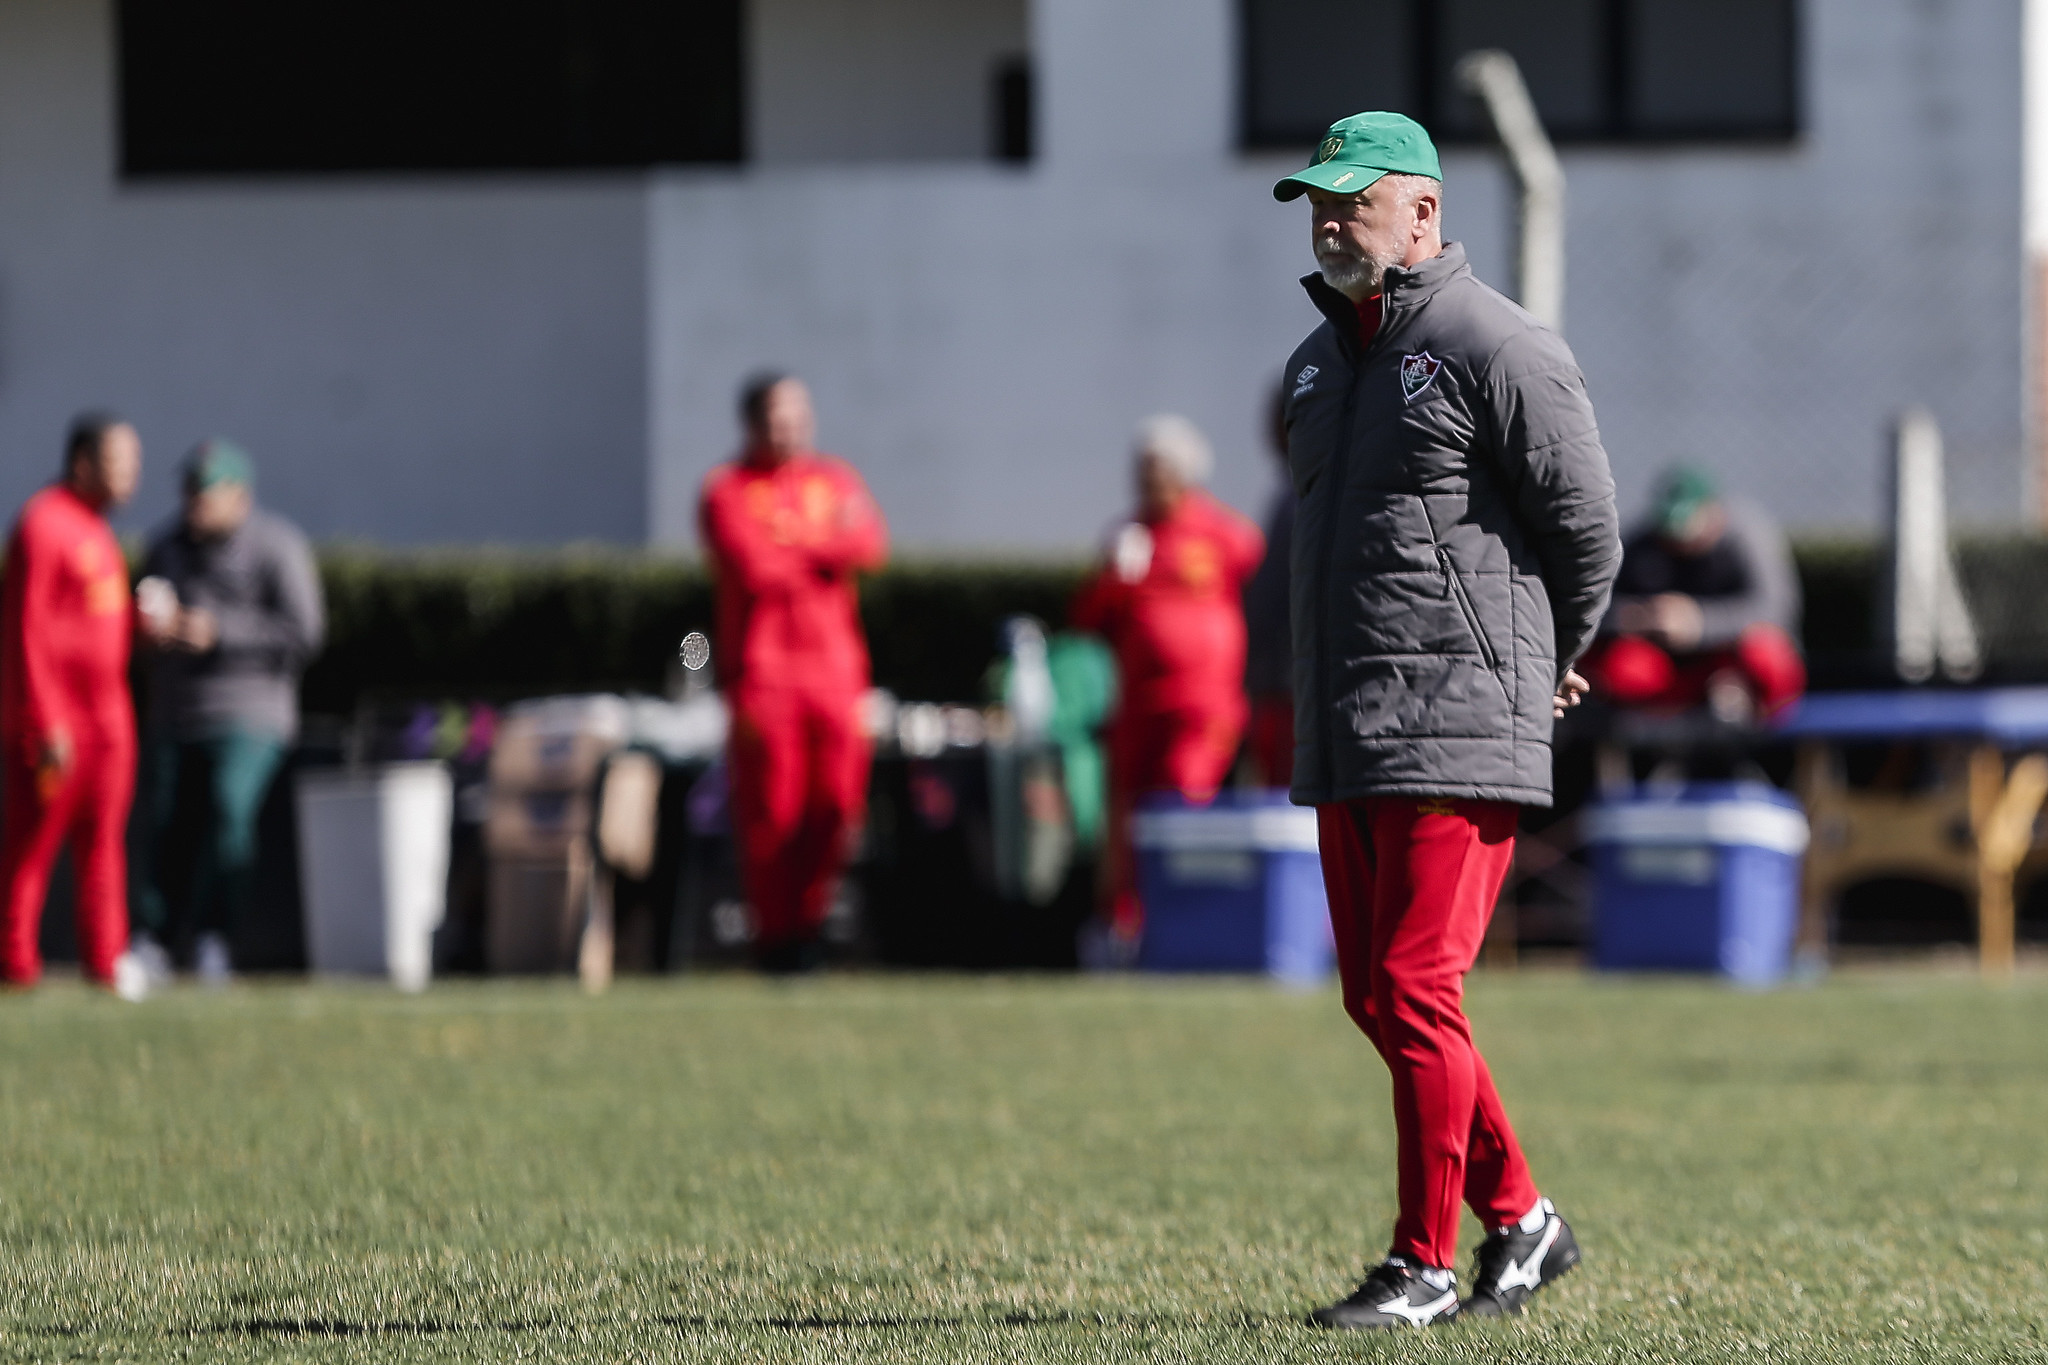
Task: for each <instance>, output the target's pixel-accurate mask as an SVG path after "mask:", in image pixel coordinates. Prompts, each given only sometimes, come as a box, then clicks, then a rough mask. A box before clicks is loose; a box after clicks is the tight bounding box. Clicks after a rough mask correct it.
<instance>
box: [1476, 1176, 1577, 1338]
mask: <svg viewBox="0 0 2048 1365" xmlns="http://www.w3.org/2000/svg"><path fill="white" fill-rule="evenodd" d="M1541 1207H1542V1210H1543V1224H1542V1226H1541V1227H1539V1228H1537V1229H1536V1231H1534V1232H1524V1231H1522V1230H1521V1228H1519V1227H1509V1228H1502V1229H1500V1230H1499V1231H1496V1232H1493V1233H1490V1234H1488V1236H1487V1238H1486V1240H1485V1241H1483V1242H1481V1243H1480V1244H1479V1254H1478V1256H1477V1257H1476V1258H1475V1259H1476V1260H1477V1267H1476V1269H1475V1270H1474V1271H1473V1275H1472V1297H1471V1298H1469V1299H1467V1300H1465V1302H1464V1303H1463V1304H1461V1305H1460V1308H1461V1309H1462V1311H1464V1312H1466V1313H1469V1314H1470V1315H1471V1316H1473V1317H1475V1318H1497V1317H1503V1316H1506V1315H1509V1314H1513V1313H1519V1312H1521V1311H1522V1307H1523V1305H1524V1304H1526V1303H1528V1302H1529V1296H1530V1295H1531V1294H1534V1293H1535V1292H1536V1291H1537V1290H1539V1289H1541V1288H1542V1287H1543V1286H1544V1285H1546V1284H1549V1283H1550V1282H1551V1281H1552V1280H1554V1279H1556V1278H1557V1277H1558V1276H1560V1275H1562V1274H1564V1273H1565V1272H1566V1271H1567V1270H1570V1269H1571V1268H1572V1267H1573V1266H1575V1265H1577V1264H1578V1263H1579V1244H1578V1241H1577V1239H1575V1238H1574V1237H1573V1236H1572V1229H1571V1225H1570V1224H1569V1223H1566V1222H1565V1221H1564V1219H1562V1218H1560V1217H1558V1216H1557V1210H1556V1209H1554V1208H1552V1207H1551V1206H1550V1201H1549V1200H1548V1199H1546V1200H1544V1201H1543V1203H1542V1205H1541Z"/></svg>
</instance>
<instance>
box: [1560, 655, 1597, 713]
mask: <svg viewBox="0 0 2048 1365" xmlns="http://www.w3.org/2000/svg"><path fill="white" fill-rule="evenodd" d="M1592 690H1593V684H1591V683H1589V682H1587V681H1586V680H1585V679H1584V678H1582V677H1580V676H1579V670H1577V669H1576V668H1567V669H1566V670H1565V671H1564V681H1563V682H1561V683H1559V684H1558V685H1557V695H1556V696H1554V697H1552V698H1551V699H1550V714H1551V717H1552V718H1553V719H1555V718H1557V717H1560V716H1562V715H1564V713H1565V712H1567V711H1569V710H1571V709H1572V708H1573V707H1574V706H1577V705H1578V704H1579V703H1580V702H1582V701H1584V700H1585V699H1586V694H1587V693H1588V692H1590V691H1592Z"/></svg>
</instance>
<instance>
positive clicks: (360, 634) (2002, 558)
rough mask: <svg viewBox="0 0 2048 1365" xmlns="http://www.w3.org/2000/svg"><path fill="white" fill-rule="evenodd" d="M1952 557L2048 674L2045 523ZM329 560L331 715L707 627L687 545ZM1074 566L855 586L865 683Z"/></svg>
mask: <svg viewBox="0 0 2048 1365" xmlns="http://www.w3.org/2000/svg"><path fill="white" fill-rule="evenodd" d="M1796 552H1797V558H1798V564H1799V574H1800V579H1801V581H1802V583H1803V584H1804V586H1805V591H1806V629H1805V637H1806V645H1807V649H1808V652H1809V655H1810V657H1811V660H1812V663H1813V667H1814V675H1815V682H1816V683H1817V684H1819V685H1823V686H1827V685H1835V686H1841V685H1849V684H1856V683H1881V682H1882V681H1883V680H1884V676H1885V669H1884V661H1883V656H1882V653H1881V651H1880V650H1879V649H1878V648H1877V632H1876V629H1875V620H1876V613H1875V606H1876V601H1877V596H1878V590H1879V579H1880V572H1881V567H1882V553H1881V548H1880V546H1879V545H1878V544H1877V543H1876V542H1875V541H1873V540H1868V539H1861V540H1859V539H1849V538H1837V539H1807V540H1803V541H1801V542H1800V543H1799V544H1798V545H1797V547H1796ZM1957 557H1958V561H1959V563H1960V566H1961V570H1962V576H1963V582H1964V590H1965V592H1966V593H1967V594H1968V595H1969V599H1970V603H1971V605H1972V607H1973V608H1974V609H1975V611H1976V614H1977V619H1978V622H1979V625H1980V627H1981V628H1982V630H1983V632H1984V636H1985V643H1986V645H1987V648H1988V651H1989V654H1990V658H1991V676H1993V677H1995V678H1999V679H2003V680H2029V681H2032V680H2044V679H2048V537H2039V536H2022V535H2003V536H1977V537H1967V538H1965V539H1964V540H1963V541H1962V543H1961V545H1960V546H1959V549H1958V556H1957ZM322 571H323V574H324V577H325V580H326V584H327V600H328V610H329V614H330V617H331V628H330V639H329V645H328V649H327V651H326V653H325V654H323V655H322V656H321V657H320V659H319V660H318V661H317V662H316V663H315V664H314V665H313V668H312V670H311V672H310V673H308V675H307V678H306V705H307V709H308V710H311V711H316V712H324V713H326V714H330V715H333V714H345V713H347V712H349V711H352V710H353V709H355V707H356V706H357V705H358V704H359V703H361V702H373V703H374V702H380V701H399V700H412V699H425V698H477V699H494V700H504V699H509V698H513V697H520V696H535V695H540V694H544V693H551V692H577V691H591V690H622V691H640V692H654V691H659V690H661V688H662V686H663V685H664V682H665V681H666V676H667V672H668V669H669V662H670V660H671V659H672V658H673V657H674V653H675V648H676V642H677V641H678V640H680V639H681V638H682V636H683V634H684V633H685V632H686V631H690V630H709V629H710V627H711V616H712V605H711V600H712V599H711V584H710V581H709V579H708V578H707V577H706V575H705V574H704V572H703V570H702V568H701V567H700V566H698V565H697V564H695V563H694V562H692V561H688V560H683V559H675V558H664V557H659V556H651V555H638V554H630V553H593V552H580V551H571V552H562V553H557V554H545V555H540V554H536V555H516V554H508V553H492V552H481V551H480V552H468V553H448V554H416V555H415V554H404V555H401V554H384V553H376V552H371V551H366V550H360V549H335V550H329V551H327V552H325V553H324V554H323V556H322ZM1085 571H1086V570H1085V566H1084V565H1081V564H1078V563H990V562H956V563H936V562H916V561H910V562H905V563H901V564H898V565H894V566H892V567H890V568H889V569H888V570H886V571H884V572H883V573H881V574H878V575H876V576H875V577H873V578H871V579H869V580H868V581H867V582H866V583H865V584H863V586H862V590H861V606H862V613H863V617H864V619H865V621H866V624H867V630H868V638H869V643H870V647H871V649H872V651H873V654H874V660H875V680H876V681H877V682H878V683H880V684H881V685H883V686H885V687H888V688H890V689H891V690H893V691H895V692H896V693H897V694H898V695H899V696H903V697H907V698H920V699H931V700H970V699H973V698H975V697H977V696H978V695H979V693H980V686H981V677H982V673H983V670H984V669H986V668H987V666H988V663H989V661H990V659H991V658H992V657H993V656H994V653H995V647H996V630H997V627H998V625H999V624H1000V622H1001V621H1002V619H1003V618H1004V617H1005V616H1009V615H1011V614H1013V613H1016V612H1029V613H1032V614H1033V615H1036V616H1039V617H1041V618H1043V619H1044V620H1046V621H1049V622H1051V623H1053V624H1055V625H1057V624H1059V623H1060V622H1061V621H1062V620H1063V619H1064V617H1065V614H1066V606H1067V603H1068V601H1069V600H1070V599H1071V598H1072V596H1073V593H1074V590H1075V588H1076V587H1077V586H1078V585H1079V583H1080V581H1081V577H1082V575H1083V573H1084V572H1085Z"/></svg>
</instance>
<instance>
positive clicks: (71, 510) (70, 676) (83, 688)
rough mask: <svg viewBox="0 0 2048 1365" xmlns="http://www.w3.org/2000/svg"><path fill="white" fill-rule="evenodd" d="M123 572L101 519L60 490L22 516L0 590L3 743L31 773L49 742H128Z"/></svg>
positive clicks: (128, 613) (127, 610)
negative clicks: (26, 765)
mask: <svg viewBox="0 0 2048 1365" xmlns="http://www.w3.org/2000/svg"><path fill="white" fill-rule="evenodd" d="M133 637H134V608H133V604H132V602H131V599H130V596H129V592H128V565H127V562H126V561H125V560H124V559H123V558H122V555H121V547H120V545H119V544H118V543H117V542H116V541H115V540H114V533H113V532H112V531H111V530H110V529H108V526H107V523H106V519H105V518H104V517H102V516H101V515H100V514H99V513H98V512H97V511H95V510H94V509H93V508H92V507H91V506H90V505H88V504H87V503H86V502H85V501H84V500H83V499H82V498H80V497H79V496H78V495H77V494H76V493H73V492H72V491H71V490H70V489H68V488H66V487H64V486H63V485H61V484H57V485H53V486H51V487H49V488H45V489H44V490H43V491H42V492H40V493H38V494H36V495H35V496H34V497H32V498H30V499H29V500H28V503H27V505H26V506H24V507H23V508H22V510H21V519H20V521H19V522H17V523H16V525H15V528H14V536H13V538H12V539H11V540H9V542H8V545H7V570H6V581H5V585H4V587H0V743H4V745H5V748H6V751H7V759H8V760H9V761H11V762H15V763H27V764H29V765H31V766H33V765H34V764H35V763H36V762H37V761H38V759H39V757H40V755H41V752H42V748H43V746H44V744H45V743H47V742H48V741H49V740H51V739H52V738H55V737H57V736H60V735H61V736H64V737H65V738H68V739H69V740H70V741H71V743H72V744H73V745H74V746H75V747H76V748H77V749H80V750H83V749H86V748H89V747H91V746H93V745H96V744H104V743H108V742H112V743H113V744H114V745H115V746H116V747H121V746H125V745H127V744H129V743H131V742H132V741H133V737H134V730H135V711H134V707H133V705H132V703H131V702H130V700H129V696H128V651H129V646H130V642H131V641H132V639H133Z"/></svg>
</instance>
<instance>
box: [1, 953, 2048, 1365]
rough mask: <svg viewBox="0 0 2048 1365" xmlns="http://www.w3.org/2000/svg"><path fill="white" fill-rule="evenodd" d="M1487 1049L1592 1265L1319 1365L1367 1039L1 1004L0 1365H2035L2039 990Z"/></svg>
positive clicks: (1119, 996)
mask: <svg viewBox="0 0 2048 1365" xmlns="http://www.w3.org/2000/svg"><path fill="white" fill-rule="evenodd" d="M1471 1007H1472V1013H1473V1016H1474V1018H1475V1020H1476V1022H1477V1027H1478V1030H1479V1034H1480V1039H1481V1042H1482V1045H1483V1046H1484V1047H1485V1048H1486V1049H1487V1051H1488V1053H1489V1054H1490V1056H1491V1059H1492V1061H1493V1064H1494V1069H1495V1072H1496V1075H1497V1076H1498V1078H1499V1080H1500V1083H1501V1087H1502V1089H1503V1091H1504V1092H1505V1093H1506V1095H1507V1099H1508V1102H1509V1105H1510V1107H1511V1109H1512V1111H1513V1112H1514V1114H1515V1115H1516V1117H1517V1120H1518V1122H1519V1124H1520V1126H1521V1129H1522V1132H1523V1135H1524V1139H1525V1143H1526V1145H1527V1147H1528V1148H1529V1150H1530V1155H1531V1158H1532V1160H1533V1161H1534V1163H1535V1165H1536V1168H1537V1174H1538V1176H1539V1178H1540V1179H1541V1181H1542V1183H1543V1185H1544V1188H1545V1189H1546V1191H1547V1192H1549V1193H1551V1194H1552V1195H1553V1196H1554V1197H1555V1198H1556V1199H1557V1200H1558V1202H1559V1203H1560V1204H1561V1205H1562V1207H1563V1208H1564V1210H1565V1212H1566V1213H1567V1214H1568V1215H1569V1216H1570V1217H1571V1218H1572V1220H1573V1222H1574V1224H1575V1226H1576V1228H1577V1229H1578V1232H1579V1236H1580V1239H1581V1241H1582V1242H1583V1243H1584V1245H1585V1248H1586V1264H1585V1266H1584V1267H1583V1269H1582V1270H1581V1271H1580V1272H1579V1273H1577V1274H1575V1275H1574V1276H1573V1277H1572V1278H1571V1279H1569V1280H1567V1281H1565V1282H1564V1284H1562V1285H1561V1286H1560V1287H1559V1288H1557V1289H1556V1290H1554V1291H1549V1292H1547V1293H1546V1294H1545V1295H1544V1296H1543V1297H1542V1298H1541V1299H1539V1300H1538V1304H1537V1306H1536V1307H1535V1308H1534V1309H1533V1310H1532V1312H1531V1313H1530V1314H1529V1316H1528V1317H1526V1318H1524V1319H1522V1320H1520V1321H1516V1322H1511V1323H1506V1324H1483V1325H1482V1324H1471V1325H1464V1326H1458V1327H1454V1328H1450V1329H1446V1330H1442V1331H1436V1332H1432V1333H1429V1334H1426V1335H1425V1334H1414V1333H1411V1334H1405V1335H1403V1336H1400V1337H1397V1338H1375V1339H1360V1338H1358V1337H1351V1336H1346V1337H1332V1336H1327V1335H1319V1334H1316V1333H1313V1332H1311V1331H1310V1330H1309V1329H1307V1328H1304V1327H1302V1326H1299V1325H1298V1322H1299V1318H1300V1315H1301V1313H1302V1312H1303V1311H1304V1310H1306V1309H1308V1308H1310V1307H1312V1306H1314V1305H1316V1304H1318V1303H1321V1302H1323V1301H1325V1300H1327V1299H1329V1298H1331V1297H1332V1296H1334V1295H1336V1294H1339V1293H1341V1292H1343V1291H1346V1290H1348V1289H1349V1287H1350V1285H1351V1283H1352V1282H1353V1280H1354V1279H1355V1278H1356V1276H1357V1273H1358V1271H1359V1270H1360V1268H1361V1264H1362V1262H1363V1261H1364V1259H1365V1258H1366V1257H1367V1256H1368V1255H1370V1254H1371V1253H1373V1252H1375V1251H1376V1250H1380V1249H1383V1248H1384V1245H1385V1239H1386V1235H1387V1231H1388V1227H1389V1224H1390V1220H1391V1217H1392V1179H1391V1162H1392V1125H1391V1122H1390V1120H1389V1118H1388V1116H1387V1112H1386V1082H1385V1079H1384V1074H1383V1072H1382V1071H1381V1069H1380V1067H1379V1064H1378V1062H1377V1060H1376V1059H1375V1058H1373V1057H1372V1056H1371V1055H1370V1054H1369V1053H1368V1051H1367V1050H1366V1047H1365V1044H1364V1043H1363V1041H1362V1040H1360V1039H1358V1038H1357V1037H1356V1035H1354V1034H1352V1033H1351V1032H1350V1031H1349V1025H1348V1024H1347V1023H1346V1021H1345V1020H1344V1018H1343V1017H1342V1015H1341V1013H1340V1011H1339V1009H1338V1007H1337V1002H1336V998H1335V996H1334V994H1333V993H1318V994H1313V995H1290V994H1285V993H1281V992H1278V991H1275V990H1273V989H1270V988H1268V987H1266V986H1264V985H1262V984H1260V983H1255V982H1243V981H1131V980H961V979H951V978H912V977H844V978H834V979H824V980H818V981H810V982H803V983H799V984H797V985H794V986H776V985H772V984H767V983H762V982H756V981H752V980H743V979H723V978H695V979H686V980H679V981H671V982H661V983H647V984H638V983H635V984H627V985H623V986H621V987H620V988H619V989H617V990H615V991H614V992H613V993H612V994H610V995H609V996H607V997H604V998H602V999H596V1000H591V999H585V998H583V997H581V996H579V995H577V994H576V993H575V992H574V990H573V989H572V988H570V987H568V986H566V985H553V984H548V985H541V984H491V985H460V984H458V985H448V986H439V987H436V988H435V990H434V991H433V992H431V993H430V994H427V995H425V996H421V997H417V998H402V997H399V996H395V995H392V994H389V993H387V992H384V991H380V990H374V989H367V988H366V989H362V990H349V989H339V988H323V987H302V986H254V987H247V988H242V989H237V990H234V991H230V992H227V993H223V994H218V995H203V994H199V993H194V992H180V993H177V994H174V995H172V996H170V997H168V998H165V999H161V1000H158V1001H154V1002H151V1003H150V1004H148V1005H146V1006H144V1007H141V1008H131V1007H125V1006H121V1005H119V1004H116V1003H114V1002H112V1001H109V1000H105V999H101V998H97V997H93V996H88V995H87V994H86V993H85V992H84V991H82V990H80V989H79V988H77V987H66V986H61V985H60V986H56V987H51V988H48V989H46V990H44V991H43V992H41V993H39V994H37V995H33V996H25V997H9V998H0V1360H10V1361H11V1360H22V1361H28V1360H37V1361H40V1360H73V1359H90V1360H117V1359H121V1360H184V1359H191V1360H244V1359H265V1360H271V1359H291V1360H301V1359H303V1360H379V1361H390V1360H442V1359H452V1360H478V1361H486V1360H488V1361H506V1360H515V1359H529V1360H579V1361H580V1360H589V1361H625V1360H643V1359H644V1360H721V1361H723V1360H749V1361H784V1360H788V1361H799V1360H800V1361H867V1360H875V1361H880V1360H892V1361H893V1360H904V1361H927V1360H929V1361H974V1362H982V1361H1037V1360H1061V1361H1066V1360H1076V1361H1080V1360H1090V1361H1092V1360H1147V1361H1150V1360H1157V1361H1181V1360H1189V1361H1206V1360H1230V1361H1236V1360H1243V1361H1259V1362H1271V1361H1292V1360H1354V1359H1358V1360H1394V1359H1400V1360H1411V1359H1413V1360H1428V1361H1438V1360H1460V1361H1461V1360H1475V1361H1477V1360H1486V1361H1557V1362H1565V1361H1571V1362H1591V1361H1650V1360H1686V1361H1694V1360H1739V1361H1743V1362H1756V1361H1767V1360H1768V1361H1778V1360H1829V1361H1833V1360H1843V1361H1919V1360H1927V1361H1934V1360H1942V1361H1950V1360H1984V1361H1991V1360H2014V1361H2018V1360H2029V1361H2037V1360H2042V1359H2044V1358H2048V1162H2044V1158H2043V1154H2042V1153H2043V1142H2042V1134H2043V1133H2044V1131H2048V983H2044V982H2042V981H2039V980H2023V981H2022V982H2021V984H2020V985H2019V986H2017V987H2014V988H2012V989H2008V990H2004V991H1996V990H1986V989H1984V988H1981V987H1979V986H1977V985H1976V984H1974V983H1973V982H1970V981H1968V980H1965V979H1959V978H1954V977H1942V976H1937V975H1934V974H1919V975H1873V976H1863V977H1854V978H1847V977H1845V978H1837V979H1836V980H1834V981H1832V982H1830V983H1829V984H1827V985H1825V986H1823V987H1821V988H1818V989H1814V990H1808V991H1787V992H1781V993H1777V994H1767V995H1745V994H1738V993H1735V992H1732V991H1728V990H1724V989H1720V988H1717V987H1714V986H1712V985H1709V984H1705V983H1678V982H1617V981H1600V980H1593V979H1590V978H1586V977H1581V976H1576V975H1570V974H1551V973H1525V974H1523V975H1520V976H1505V977H1503V976H1483V975H1482V976H1478V977H1475V978H1474V979H1473V982H1472V986H1471ZM1469 1232H1470V1230H1469V1229H1468V1246H1469V1240H1470V1236H1469ZM1460 1269H1461V1272H1462V1271H1463V1270H1464V1267H1463V1266H1462V1265H1461V1267H1460Z"/></svg>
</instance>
